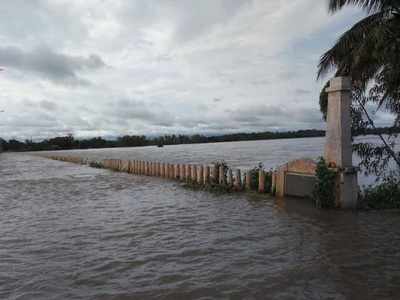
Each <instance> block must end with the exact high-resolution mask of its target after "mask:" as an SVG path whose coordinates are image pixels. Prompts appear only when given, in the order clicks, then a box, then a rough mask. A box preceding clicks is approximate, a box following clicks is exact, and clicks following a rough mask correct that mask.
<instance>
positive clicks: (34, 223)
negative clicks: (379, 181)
mask: <svg viewBox="0 0 400 300" xmlns="http://www.w3.org/2000/svg"><path fill="white" fill-rule="evenodd" d="M317 141H318V139H308V140H307V142H306V144H307V143H308V147H307V149H308V150H307V151H313V153H314V152H315V156H318V155H319V153H320V151H321V146H316V145H319V144H320V143H318V142H317ZM252 143H265V142H247V143H225V144H220V145H216V146H211V148H207V147H208V146H210V145H187V146H172V147H164V148H162V149H159V148H156V147H152V148H147V149H144V148H137V149H111V150H110V149H108V150H88V151H81V153H85V154H86V157H89V156H91V157H96V158H102V157H107V158H111V157H110V154H112V157H115V158H128V157H129V158H130V159H148V160H152V159H153V158H156V159H157V160H165V161H179V162H185V161H186V162H197V161H200V160H201V161H202V162H206V161H205V160H207V161H208V160H209V161H212V160H215V159H216V158H218V159H221V158H223V159H225V160H226V161H227V162H228V163H229V164H230V165H233V166H236V167H243V168H245V167H249V166H253V165H254V164H255V163H256V162H258V161H263V162H264V163H265V165H266V166H267V167H270V166H271V167H272V166H275V164H276V163H278V160H279V159H282V162H284V161H283V159H284V158H285V156H282V153H281V155H280V156H279V157H282V158H275V159H273V158H271V157H272V156H273V155H277V154H275V153H276V152H274V151H273V150H270V151H269V154H270V156H266V155H265V151H266V150H265V149H264V147H261V146H259V147H251V146H248V145H249V144H252ZM274 143H275V144H273V147H278V146H279V141H274ZM290 143H295V144H296V140H292V141H290ZM312 143H315V145H314V146H315V147H314V146H313V145H312ZM232 144H235V145H236V146H232ZM277 144H278V146H277ZM300 144H301V143H300V142H299V140H297V144H296V146H298V145H300ZM252 145H253V146H254V144H252ZM258 145H260V144H258ZM310 145H311V146H310ZM239 146H240V147H239ZM212 147H214V148H212ZM219 147H220V148H219ZM236 147H239V148H241V149H242V150H241V151H239V150H237V148H236ZM243 147H248V151H249V152H246V153H244V152H243ZM280 147H281V148H282V144H281V145H280ZM291 147H293V145H292V146H290V145H289V146H287V149H286V150H285V149H283V150H281V151H287V152H285V155H287V156H286V158H292V157H293V158H296V157H299V155H300V156H303V155H301V154H310V153H309V152H307V153H300V152H298V153H294V154H293V151H291V150H290V149H293V148H291ZM318 147H319V148H318ZM304 148H305V149H306V147H304ZM182 149H183V150H182ZM204 149H212V150H209V151H208V152H207V151H206V152H207V153H208V154H207V155H206V154H204V151H205V150H204ZM216 149H219V150H216ZM310 149H311V150H310ZM196 152H197V153H198V155H194V154H193V153H196ZM161 153H163V155H164V157H160V155H161ZM201 155H203V156H202V157H200V156H201ZM238 156H240V160H239V159H238ZM304 156H311V157H312V156H313V155H304ZM399 249H400V213H399V212H398V211H380V212H358V213H354V212H349V211H323V210H316V209H314V208H313V207H312V205H311V204H310V203H308V201H302V200H298V199H286V200H282V201H276V200H275V199H272V198H268V197H267V196H260V195H251V194H250V195H249V194H226V195H215V194H210V193H207V192H198V191H197V192H195V191H191V190H188V189H185V188H183V187H182V186H180V184H179V183H176V182H170V181H167V180H163V179H160V178H150V177H142V176H134V175H130V174H124V173H113V172H111V171H107V170H98V169H93V168H89V167H86V166H80V165H74V164H69V163H64V162H59V161H52V160H47V159H44V158H41V157H37V156H34V155H28V154H1V155H0V299H399V297H400V251H399Z"/></svg>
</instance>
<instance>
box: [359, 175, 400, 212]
mask: <svg viewBox="0 0 400 300" xmlns="http://www.w3.org/2000/svg"><path fill="white" fill-rule="evenodd" d="M361 198H362V199H361V200H362V203H363V204H364V206H366V207H367V208H372V209H387V208H400V178H399V177H397V176H390V177H387V178H386V179H385V181H384V182H383V183H381V184H379V185H377V186H369V187H368V188H367V189H365V191H364V192H363V195H362V197H361Z"/></svg>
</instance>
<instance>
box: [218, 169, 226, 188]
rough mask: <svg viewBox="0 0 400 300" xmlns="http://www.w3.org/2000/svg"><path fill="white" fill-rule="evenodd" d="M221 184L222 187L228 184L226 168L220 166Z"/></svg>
mask: <svg viewBox="0 0 400 300" xmlns="http://www.w3.org/2000/svg"><path fill="white" fill-rule="evenodd" d="M218 173H219V184H220V185H224V184H225V183H226V178H225V174H224V166H219V170H218Z"/></svg>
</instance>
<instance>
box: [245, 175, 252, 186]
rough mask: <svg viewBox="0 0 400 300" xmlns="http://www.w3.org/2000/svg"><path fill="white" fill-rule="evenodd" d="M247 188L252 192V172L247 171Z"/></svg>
mask: <svg viewBox="0 0 400 300" xmlns="http://www.w3.org/2000/svg"><path fill="white" fill-rule="evenodd" d="M245 188H246V190H251V177H250V171H247V172H246V175H245Z"/></svg>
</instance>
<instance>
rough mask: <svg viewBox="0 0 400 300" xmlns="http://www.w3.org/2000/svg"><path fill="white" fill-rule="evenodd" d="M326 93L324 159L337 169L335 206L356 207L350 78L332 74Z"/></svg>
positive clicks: (356, 184) (356, 192)
mask: <svg viewBox="0 0 400 300" xmlns="http://www.w3.org/2000/svg"><path fill="white" fill-rule="evenodd" d="M326 92H327V93H328V110H327V128H326V142H325V160H326V162H327V164H328V165H329V166H331V167H334V168H337V170H338V172H339V174H338V177H337V186H338V188H337V190H336V196H337V197H336V205H337V206H338V207H341V208H354V207H356V206H357V198H358V190H359V189H358V183H357V170H356V168H354V167H353V161H352V141H351V115H350V108H351V101H352V96H351V79H350V78H348V77H336V78H333V79H332V80H331V81H330V87H329V88H327V89H326Z"/></svg>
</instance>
